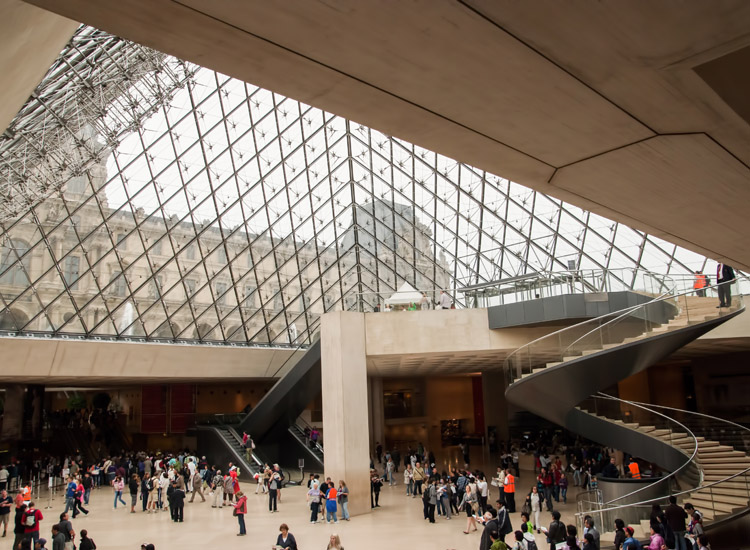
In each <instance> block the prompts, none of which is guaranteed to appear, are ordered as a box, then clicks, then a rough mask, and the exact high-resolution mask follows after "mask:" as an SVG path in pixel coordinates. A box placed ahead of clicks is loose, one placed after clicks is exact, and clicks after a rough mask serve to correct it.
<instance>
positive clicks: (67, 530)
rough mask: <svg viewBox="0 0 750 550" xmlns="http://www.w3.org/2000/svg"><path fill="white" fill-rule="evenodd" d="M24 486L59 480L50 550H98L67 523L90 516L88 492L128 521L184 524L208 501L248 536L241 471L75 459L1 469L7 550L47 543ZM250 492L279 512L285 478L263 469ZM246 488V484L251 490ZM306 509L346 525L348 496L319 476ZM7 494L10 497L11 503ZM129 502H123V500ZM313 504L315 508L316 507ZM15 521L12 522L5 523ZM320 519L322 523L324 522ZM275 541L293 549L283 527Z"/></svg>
mask: <svg viewBox="0 0 750 550" xmlns="http://www.w3.org/2000/svg"><path fill="white" fill-rule="evenodd" d="M23 472H26V473H27V474H28V477H27V478H26V479H29V478H30V477H31V475H32V472H36V473H37V474H39V473H41V474H42V476H43V477H47V476H49V477H50V478H52V479H53V480H54V479H55V478H57V479H61V480H62V483H60V484H56V485H55V490H59V491H60V493H61V494H62V496H63V501H64V509H63V511H62V512H61V513H60V515H59V521H57V522H56V523H55V524H54V525H52V526H51V527H50V534H51V538H50V541H49V542H50V543H51V544H52V550H71V549H72V548H74V547H75V548H77V549H78V550H94V549H95V548H96V544H95V543H94V541H93V539H92V538H91V537H89V536H88V533H87V531H86V530H81V531H80V533H76V531H75V529H74V528H73V523H72V522H73V520H74V519H75V518H76V517H78V515H79V514H84V515H88V514H89V510H88V509H87V505H88V503H89V500H90V498H91V494H92V491H93V490H97V489H98V490H105V489H106V488H109V489H110V490H111V491H112V495H113V504H112V509H113V510H115V511H116V510H118V509H123V508H124V509H125V510H126V511H128V512H129V513H131V514H135V513H136V512H137V511H141V512H144V513H149V514H151V513H154V514H157V513H159V512H167V511H169V513H170V515H169V517H170V520H171V521H173V522H175V523H182V522H184V520H185V515H184V508H185V503H186V501H187V502H194V500H195V498H196V496H197V497H200V499H201V502H206V501H207V500H208V501H210V503H211V506H212V507H213V508H224V507H228V508H231V509H232V515H233V516H235V517H236V518H237V523H238V533H237V536H245V535H246V534H247V529H246V525H245V515H246V514H247V513H248V506H247V496H246V494H245V493H244V492H243V491H242V490H241V488H240V480H239V474H240V470H239V468H238V467H237V466H236V465H234V464H232V463H229V464H228V465H227V466H226V468H225V469H224V473H222V469H221V468H219V467H217V466H215V465H209V463H208V461H207V460H206V457H205V456H202V457H200V458H199V457H198V456H197V454H196V453H190V452H187V451H185V452H180V453H146V452H140V453H133V454H122V455H120V456H112V457H106V458H104V459H102V460H98V461H93V462H90V463H88V462H87V461H86V460H85V459H84V457H82V456H81V455H77V456H73V457H65V458H62V459H59V460H58V459H55V458H53V457H49V458H47V459H43V460H42V459H37V460H34V461H33V465H32V464H27V463H22V462H21V461H17V460H15V459H13V460H12V461H11V463H10V464H9V465H8V466H2V467H0V480H1V481H0V483H2V491H1V492H0V522H2V526H3V534H2V536H6V532H7V529H8V526H9V525H10V524H11V521H12V522H13V523H12V526H11V529H12V531H13V535H14V541H13V546H12V548H13V550H27V549H28V550H32V549H33V550H38V549H41V550H45V549H46V548H48V547H47V546H46V545H47V544H48V540H47V539H45V538H44V537H43V536H42V533H43V532H44V530H43V527H42V526H43V523H44V522H45V521H46V520H45V517H44V514H43V513H42V511H41V510H39V508H37V506H36V504H35V502H34V501H33V499H32V491H31V490H30V489H29V484H28V483H26V484H24V483H23V482H22V480H23V479H24V477H23V475H22V473H23ZM254 480H255V483H254V485H255V492H256V494H257V493H261V494H264V495H266V496H267V498H268V510H269V512H271V513H275V512H278V511H279V502H280V501H281V493H282V487H283V485H284V482H285V475H284V472H283V470H282V469H281V468H280V467H279V465H278V464H273V465H265V466H264V468H262V471H261V472H260V473H258V474H256V475H255V476H254ZM251 486H252V484H251ZM308 491H309V492H308V501H309V503H310V507H311V511H313V512H314V513H313V515H312V516H311V520H314V521H313V522H317V521H318V518H317V512H318V510H320V509H321V507H322V510H323V514H324V515H325V516H326V519H327V522H328V523H338V520H339V519H342V520H345V521H348V520H349V512H348V506H347V505H348V488H347V486H346V483H345V482H344V481H343V480H341V481H339V484H338V487H336V486H335V484H334V483H333V482H332V481H331V480H330V479H326V481H324V482H321V481H320V478H319V476H311V478H310V481H309V483H308ZM11 493H16V495H15V497H13V496H11ZM127 495H129V497H130V500H129V501H126V500H125V498H124V497H125V496H127ZM316 502H317V504H316ZM11 514H13V516H11ZM323 514H321V518H322V517H323ZM279 531H280V534H279V536H278V539H277V541H276V545H277V547H279V548H288V549H291V550H296V549H297V543H296V540H295V538H294V535H292V534H291V533H290V532H289V528H288V526H287V525H286V524H282V525H281V527H280V529H279ZM328 548H329V549H331V550H334V549H335V550H342V549H343V547H342V546H341V540H340V537H339V536H338V535H337V534H333V535H332V536H331V539H330V541H329V545H328ZM142 550H154V545H153V544H144V545H142Z"/></svg>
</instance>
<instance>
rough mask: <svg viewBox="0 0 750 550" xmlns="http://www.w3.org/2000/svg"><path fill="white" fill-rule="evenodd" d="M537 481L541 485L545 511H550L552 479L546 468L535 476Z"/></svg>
mask: <svg viewBox="0 0 750 550" xmlns="http://www.w3.org/2000/svg"><path fill="white" fill-rule="evenodd" d="M537 480H538V481H539V482H540V483H541V484H542V491H543V492H544V502H545V503H546V505H547V511H548V512H551V511H552V486H553V483H554V478H553V477H552V474H551V473H549V472H548V471H547V468H542V471H541V472H540V473H539V475H538V476H537Z"/></svg>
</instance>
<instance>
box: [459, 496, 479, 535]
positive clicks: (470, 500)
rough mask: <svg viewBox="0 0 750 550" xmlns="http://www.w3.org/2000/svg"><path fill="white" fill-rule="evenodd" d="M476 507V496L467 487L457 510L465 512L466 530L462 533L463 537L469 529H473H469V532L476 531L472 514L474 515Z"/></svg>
mask: <svg viewBox="0 0 750 550" xmlns="http://www.w3.org/2000/svg"><path fill="white" fill-rule="evenodd" d="M478 507H479V504H478V502H477V495H476V494H474V493H473V492H472V491H471V487H469V486H468V485H467V486H466V492H465V493H464V498H463V499H462V500H461V505H460V506H459V508H461V509H462V510H463V511H465V512H466V530H465V531H464V535H468V534H469V527H472V526H473V527H474V529H471V531H476V530H477V522H476V520H475V519H474V514H475V513H476V510H477V509H478Z"/></svg>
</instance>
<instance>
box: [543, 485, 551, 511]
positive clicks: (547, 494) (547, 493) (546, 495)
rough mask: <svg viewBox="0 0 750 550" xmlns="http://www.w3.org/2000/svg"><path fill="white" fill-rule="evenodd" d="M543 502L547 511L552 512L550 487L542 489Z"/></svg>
mask: <svg viewBox="0 0 750 550" xmlns="http://www.w3.org/2000/svg"><path fill="white" fill-rule="evenodd" d="M544 501H545V502H546V503H547V511H548V512H551V511H552V487H545V488H544Z"/></svg>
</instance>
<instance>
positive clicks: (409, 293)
mask: <svg viewBox="0 0 750 550" xmlns="http://www.w3.org/2000/svg"><path fill="white" fill-rule="evenodd" d="M421 299H422V293H421V292H419V291H418V290H416V289H415V288H414V287H413V286H411V285H410V284H409V283H404V284H402V285H401V286H400V287H399V288H398V290H397V291H396V292H394V293H393V294H391V297H390V298H386V300H385V303H386V305H390V306H403V305H407V306H408V305H409V304H411V303H412V302H414V303H415V304H418V303H419V301H420V300H421Z"/></svg>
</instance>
